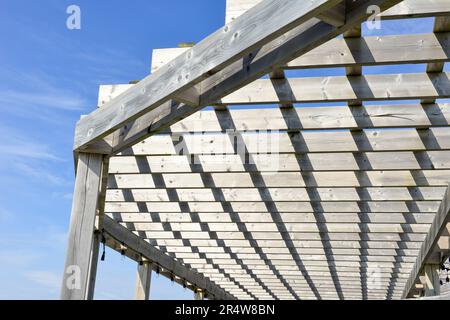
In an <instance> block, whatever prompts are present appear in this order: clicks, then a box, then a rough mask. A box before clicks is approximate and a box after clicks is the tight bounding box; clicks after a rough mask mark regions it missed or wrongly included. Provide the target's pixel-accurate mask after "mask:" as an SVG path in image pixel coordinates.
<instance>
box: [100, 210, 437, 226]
mask: <svg viewBox="0 0 450 320" xmlns="http://www.w3.org/2000/svg"><path fill="white" fill-rule="evenodd" d="M106 214H108V215H110V216H113V217H114V219H115V220H116V221H117V222H131V223H141V222H154V223H237V221H238V222H240V223H271V222H276V223H305V222H313V223H315V222H321V223H322V222H330V223H419V224H420V223H425V224H431V223H432V222H433V220H434V216H435V215H434V214H432V213H405V214H402V213H356V212H355V213H328V212H326V213H322V212H320V213H313V212H310V213H301V214H299V213H294V212H292V213H289V212H278V214H277V216H276V217H273V216H272V215H271V214H270V213H269V212H251V213H239V212H233V213H231V212H230V213H214V212H207V213H206V212H205V213H198V212H182V213H162V212H158V213H156V212H155V213H154V212H152V213H150V212H140V213H120V212H119V213H118V212H114V213H106Z"/></svg>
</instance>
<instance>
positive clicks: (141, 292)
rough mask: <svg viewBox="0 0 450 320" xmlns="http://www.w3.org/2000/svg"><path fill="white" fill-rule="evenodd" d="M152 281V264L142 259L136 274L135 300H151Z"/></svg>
mask: <svg viewBox="0 0 450 320" xmlns="http://www.w3.org/2000/svg"><path fill="white" fill-rule="evenodd" d="M151 281H152V265H151V263H150V262H147V261H140V262H139V264H138V271H137V275H136V289H135V290H136V291H135V292H136V293H135V300H150V285H151Z"/></svg>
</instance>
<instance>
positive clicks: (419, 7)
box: [225, 0, 450, 23]
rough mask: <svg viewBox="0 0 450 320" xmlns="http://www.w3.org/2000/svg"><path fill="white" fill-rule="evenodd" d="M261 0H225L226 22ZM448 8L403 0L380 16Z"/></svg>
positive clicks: (432, 1) (442, 0)
mask: <svg viewBox="0 0 450 320" xmlns="http://www.w3.org/2000/svg"><path fill="white" fill-rule="evenodd" d="M259 2H261V0H227V7H226V19H225V20H226V23H229V22H231V21H233V20H234V19H236V18H237V17H239V16H240V15H242V14H243V13H245V12H246V11H247V10H249V9H251V8H252V7H253V6H255V5H256V4H257V3H259ZM448 13H450V8H449V6H448V2H446V0H404V1H403V2H401V3H399V4H397V5H395V6H394V7H392V8H391V9H388V10H386V11H385V12H382V13H381V15H380V18H381V19H383V20H388V19H406V18H424V17H434V16H436V15H438V16H441V15H447V14H448Z"/></svg>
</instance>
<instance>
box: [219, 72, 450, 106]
mask: <svg viewBox="0 0 450 320" xmlns="http://www.w3.org/2000/svg"><path fill="white" fill-rule="evenodd" d="M448 97H450V85H449V74H447V73H436V74H420V73H418V74H414V73H409V74H395V75H394V74H383V75H366V76H359V77H358V76H355V77H351V76H350V77H317V78H313V77H311V78H291V79H287V80H281V81H280V80H265V79H263V80H256V81H254V82H253V83H251V84H249V85H247V86H245V87H243V88H241V89H239V90H236V91H235V92H233V93H231V94H229V95H228V96H226V97H224V98H222V99H221V100H220V103H223V104H226V105H233V104H236V105H243V104H275V103H280V102H281V103H308V102H336V101H353V100H367V101H373V100H386V99H391V100H396V99H397V100H405V99H421V98H436V99H437V98H448Z"/></svg>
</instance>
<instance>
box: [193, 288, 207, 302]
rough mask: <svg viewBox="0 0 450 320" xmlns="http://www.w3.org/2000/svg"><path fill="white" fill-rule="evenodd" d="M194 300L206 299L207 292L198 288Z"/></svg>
mask: <svg viewBox="0 0 450 320" xmlns="http://www.w3.org/2000/svg"><path fill="white" fill-rule="evenodd" d="M194 300H205V293H204V292H203V291H202V290H197V292H195V293H194Z"/></svg>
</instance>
